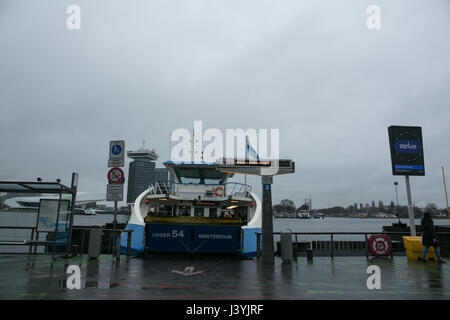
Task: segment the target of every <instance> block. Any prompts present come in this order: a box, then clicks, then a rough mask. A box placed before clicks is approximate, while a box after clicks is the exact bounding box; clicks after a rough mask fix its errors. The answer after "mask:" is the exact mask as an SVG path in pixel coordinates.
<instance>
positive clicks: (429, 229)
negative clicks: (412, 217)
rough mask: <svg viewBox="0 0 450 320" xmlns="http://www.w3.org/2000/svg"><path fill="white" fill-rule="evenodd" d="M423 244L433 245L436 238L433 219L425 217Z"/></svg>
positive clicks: (423, 222) (423, 221)
mask: <svg viewBox="0 0 450 320" xmlns="http://www.w3.org/2000/svg"><path fill="white" fill-rule="evenodd" d="M422 232H423V233H422V244H423V245H424V246H432V245H433V239H435V238H436V234H435V232H434V224H433V220H431V219H423V220H422Z"/></svg>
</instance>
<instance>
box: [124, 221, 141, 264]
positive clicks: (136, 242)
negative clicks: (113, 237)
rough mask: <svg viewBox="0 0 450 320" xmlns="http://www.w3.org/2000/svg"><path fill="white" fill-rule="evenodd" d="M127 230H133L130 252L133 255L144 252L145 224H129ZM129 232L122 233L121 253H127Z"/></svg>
mask: <svg viewBox="0 0 450 320" xmlns="http://www.w3.org/2000/svg"><path fill="white" fill-rule="evenodd" d="M125 230H133V232H132V234H131V250H130V253H131V255H133V256H137V255H138V254H140V253H142V252H144V226H141V225H138V224H131V223H129V224H127V226H126V228H125ZM127 242H128V233H127V232H124V233H122V238H121V241H120V253H122V254H126V253H127Z"/></svg>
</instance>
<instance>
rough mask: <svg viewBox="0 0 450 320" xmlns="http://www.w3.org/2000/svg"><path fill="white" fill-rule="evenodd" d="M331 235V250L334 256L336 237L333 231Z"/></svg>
mask: <svg viewBox="0 0 450 320" xmlns="http://www.w3.org/2000/svg"><path fill="white" fill-rule="evenodd" d="M330 236H331V243H330V251H331V257H332V258H333V257H334V237H333V234H332V233H331V234H330Z"/></svg>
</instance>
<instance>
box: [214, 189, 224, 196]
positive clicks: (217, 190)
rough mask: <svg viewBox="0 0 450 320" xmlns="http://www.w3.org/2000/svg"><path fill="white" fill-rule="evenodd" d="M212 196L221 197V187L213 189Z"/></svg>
mask: <svg viewBox="0 0 450 320" xmlns="http://www.w3.org/2000/svg"><path fill="white" fill-rule="evenodd" d="M214 194H215V195H216V196H217V197H223V187H216V188H214Z"/></svg>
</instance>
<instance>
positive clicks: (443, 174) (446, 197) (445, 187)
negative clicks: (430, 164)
mask: <svg viewBox="0 0 450 320" xmlns="http://www.w3.org/2000/svg"><path fill="white" fill-rule="evenodd" d="M442 179H443V180H444V191H445V201H446V202H447V218H448V219H449V220H450V208H449V207H448V196H447V184H446V183H445V173H444V166H442Z"/></svg>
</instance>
